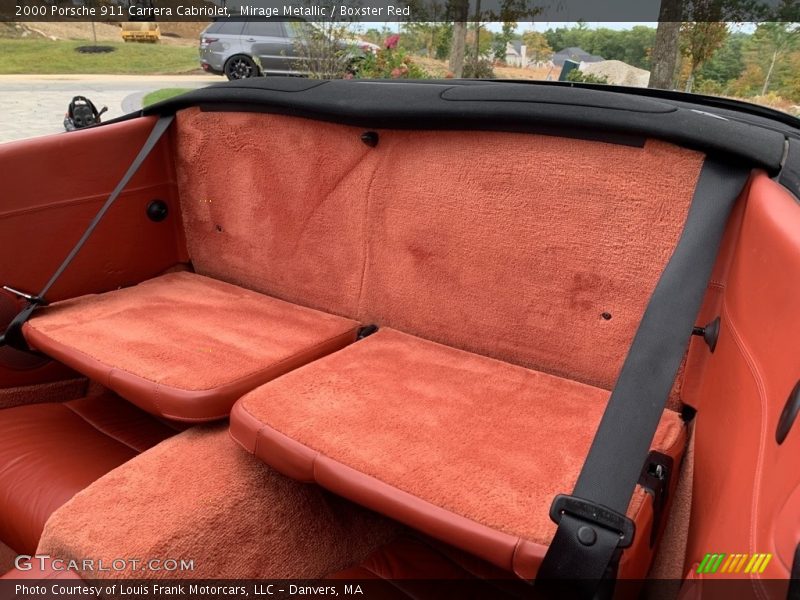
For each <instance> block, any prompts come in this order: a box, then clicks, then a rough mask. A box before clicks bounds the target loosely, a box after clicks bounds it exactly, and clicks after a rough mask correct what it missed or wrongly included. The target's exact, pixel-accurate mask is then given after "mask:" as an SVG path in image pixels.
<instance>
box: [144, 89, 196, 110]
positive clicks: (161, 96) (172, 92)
mask: <svg viewBox="0 0 800 600" xmlns="http://www.w3.org/2000/svg"><path fill="white" fill-rule="evenodd" d="M190 91H192V90H191V88H164V89H161V90H156V91H155V92H150V93H149V94H147V95H146V96H145V97H144V98H143V99H142V104H143V105H144V106H150V105H151V104H155V103H156V102H161V101H162V100H169V99H170V98H173V97H174V96H180V95H181V94H185V93H186V92H190Z"/></svg>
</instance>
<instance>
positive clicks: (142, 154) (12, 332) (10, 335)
mask: <svg viewBox="0 0 800 600" xmlns="http://www.w3.org/2000/svg"><path fill="white" fill-rule="evenodd" d="M174 118H175V117H174V115H167V116H164V117H160V118H159V119H158V121H156V124H155V126H154V127H153V129H152V131H151V132H150V135H149V136H148V137H147V140H146V141H145V143H144V145H143V146H142V149H141V150H139V154H137V155H136V158H134V159H133V162H132V163H131V165H130V167H128V170H127V171H126V172H125V175H123V176H122V179H120V181H119V183H118V184H117V187H115V188H114V191H112V192H111V195H110V196H109V197H108V200H106V201H105V204H103V206H102V207H101V208H100V210H99V211H97V214H96V215H95V216H94V218H93V219H92V222H91V223H89V226H88V227H87V228H86V231H84V232H83V235H82V236H81V238H80V239H79V240H78V243H76V244H75V246H74V247H73V248H72V250H70V253H69V254H68V255H67V257H66V258H65V259H64V262H62V263H61V265H60V266H59V267H58V269H56V272H55V273H53V276H52V277H50V280H49V281H48V282H47V283H46V284H45V286H44V287H43V288H42V291H41V292H39V294H38V295H36V296H31V297H30V298H29V299H28V305H27V306H26V307H25V308H23V309H22V310H21V311H20V312H19V314H18V315H17V316H16V317H14V319H13V320H12V321H11V323H10V324H9V325H8V327H7V328H6V331H5V333H4V334H3V335H2V336H0V346H2V345H5V344H7V345H9V346H13V347H15V348H20V349H26V348H27V345H26V344H25V340H24V338H23V336H22V326H23V325H24V324H25V321H27V320H28V318H29V317H30V316H31V314H32V313H33V311H35V310H36V308H37V307H39V306H41V305H43V304H46V301H45V295H46V294H47V292H49V291H50V288H52V287H53V284H54V283H55V282H56V281H58V278H59V277H61V275H62V274H63V273H64V271H66V269H67V267H68V266H69V265H70V263H71V262H72V261H73V259H74V258H75V256H77V254H78V252H80V250H81V248H82V247H83V245H84V244H85V243H86V241H87V240H88V239H89V237H90V236H91V235H92V233H93V232H94V230H95V228H97V225H98V224H99V223H100V221H101V220H102V219H103V217H104V216H105V214H106V213H107V212H108V210H109V209H110V208H111V206H112V205H113V204H114V202H116V200H117V198H118V197H119V195H120V194H121V193H122V190H124V189H125V187H126V186H127V185H128V182H129V181H130V180H131V178H132V177H133V176H134V175H135V174H136V172H137V171H138V170H139V167H141V166H142V164H143V163H144V161H145V159H146V158H147V157H148V156H149V155H150V152H152V151H153V148H155V146H156V144H157V143H158V140H160V139H161V136H162V135H164V132H165V131H166V130H167V129H168V128H169V126H170V124H171V123H172V121H173V119H174ZM11 291H13V290H11Z"/></svg>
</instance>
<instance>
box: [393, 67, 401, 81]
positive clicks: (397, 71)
mask: <svg viewBox="0 0 800 600" xmlns="http://www.w3.org/2000/svg"><path fill="white" fill-rule="evenodd" d="M391 76H392V79H399V78H400V77H402V76H403V71H402V70H401V69H400V68H399V67H395V68H394V69H392V73H391Z"/></svg>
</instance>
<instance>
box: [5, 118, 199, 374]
mask: <svg viewBox="0 0 800 600" xmlns="http://www.w3.org/2000/svg"><path fill="white" fill-rule="evenodd" d="M154 123H155V119H154V118H145V119H134V120H130V121H125V122H122V123H117V124H113V125H106V126H103V127H101V128H94V129H87V130H83V131H75V132H71V133H64V134H60V135H54V136H48V137H45V138H37V139H31V140H23V141H19V142H14V143H10V144H3V145H0V172H2V173H3V174H4V175H5V177H4V178H3V181H2V184H0V185H1V186H2V189H1V190H0V197H2V199H3V200H2V204H0V257H2V258H0V285H8V286H11V287H13V288H16V289H18V290H23V291H25V292H28V293H38V292H39V290H40V289H41V288H42V286H43V285H44V284H45V283H46V282H47V280H48V279H49V278H50V276H51V275H52V274H53V272H54V271H55V270H56V269H57V268H58V266H59V265H60V264H61V262H62V261H63V260H64V258H65V257H66V256H67V254H68V253H69V251H70V250H71V249H72V247H73V246H74V244H75V243H76V242H77V241H78V239H79V238H80V236H81V235H82V234H83V232H84V231H85V229H86V227H87V226H88V224H89V222H90V221H91V219H92V217H93V216H94V215H95V213H96V212H97V211H98V210H99V208H100V207H101V206H102V204H103V203H104V202H105V201H106V200H107V198H108V196H109V195H110V193H111V191H112V189H113V188H114V186H115V185H116V184H117V183H118V182H119V180H120V179H121V178H122V175H123V174H124V173H125V171H126V170H127V168H128V167H129V166H130V163H131V162H132V161H133V158H134V157H135V156H136V154H137V153H138V151H139V149H140V148H141V147H142V145H143V144H144V141H145V139H146V138H147V136H148V134H149V133H150V130H151V129H152V127H153V124H154ZM169 145H170V142H169V140H168V139H166V138H165V139H163V140H162V141H161V142H160V143H159V145H158V146H157V147H156V148H155V149H154V150H153V152H152V153H151V154H150V156H149V157H148V159H147V160H146V161H145V163H144V164H143V165H142V167H141V168H140V170H139V172H138V173H137V174H136V175H135V176H134V177H133V179H132V180H131V182H130V183H129V184H128V186H127V188H126V190H125V191H124V192H123V193H122V194H121V196H120V197H119V199H118V200H117V203H116V204H115V205H114V206H113V208H112V209H111V210H110V211H109V212H108V214H107V215H106V216H105V218H104V219H103V220H102V221H101V223H100V225H99V226H98V228H97V229H96V230H95V232H94V234H93V235H92V237H91V238H89V241H88V242H87V243H86V245H85V246H84V247H83V249H82V250H81V252H80V254H78V256H77V257H76V259H75V260H74V261H73V263H72V264H71V265H70V267H69V268H68V269H67V271H66V272H65V273H64V274H63V275H62V277H61V279H60V280H59V281H58V282H57V283H56V284H55V286H54V287H53V289H52V291H51V292H50V293H49V294H48V298H47V300H49V301H55V300H61V299H64V298H69V297H73V296H78V295H81V294H88V293H97V292H103V291H107V290H111V289H115V288H117V287H121V286H128V285H132V284H135V283H138V282H139V281H142V280H144V279H148V278H150V277H153V276H154V275H157V274H159V273H161V272H163V271H164V270H166V269H169V268H170V267H172V266H174V265H175V264H176V263H178V262H181V261H183V260H185V251H184V250H183V246H184V244H183V241H182V233H181V228H180V226H179V223H180V217H179V214H178V210H179V209H178V204H177V192H176V187H175V183H174V176H173V173H172V166H171V165H172V163H171V159H170V158H169ZM156 199H158V200H162V201H164V202H165V203H166V204H167V206H168V210H169V214H168V216H167V218H166V219H165V220H163V221H161V222H154V221H152V220H150V219H149V218H148V216H147V212H146V211H147V206H148V204H149V203H150V202H151V201H153V200H156ZM18 307H21V305H20V304H19V302H18V299H17V298H16V297H15V296H13V295H11V294H8V293H6V292H2V291H0V308H2V310H0V320H2V322H0V328H5V326H6V324H7V323H8V321H10V319H11V318H12V317H13V316H14V314H15V312H16V310H17V308H18ZM10 352H12V351H9V350H7V349H5V350H4V351H3V353H0V387H5V386H8V385H21V384H26V383H31V382H32V380H36V379H37V377H36V376H35V374H34V373H32V372H31V371H30V368H31V367H33V366H34V364H36V363H35V362H30V361H20V360H19V357H18V356H16V355H15V356H11V355H10Z"/></svg>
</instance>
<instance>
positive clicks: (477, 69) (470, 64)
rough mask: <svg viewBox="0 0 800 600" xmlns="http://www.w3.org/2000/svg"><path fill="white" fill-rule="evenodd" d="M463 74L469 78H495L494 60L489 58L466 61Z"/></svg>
mask: <svg viewBox="0 0 800 600" xmlns="http://www.w3.org/2000/svg"><path fill="white" fill-rule="evenodd" d="M463 76H464V77H466V78H467V79H494V67H493V66H492V61H490V60H489V59H487V58H480V59H478V60H477V61H475V60H468V61H466V62H465V63H464V72H463Z"/></svg>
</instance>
